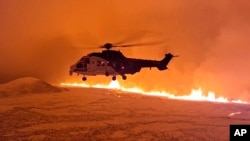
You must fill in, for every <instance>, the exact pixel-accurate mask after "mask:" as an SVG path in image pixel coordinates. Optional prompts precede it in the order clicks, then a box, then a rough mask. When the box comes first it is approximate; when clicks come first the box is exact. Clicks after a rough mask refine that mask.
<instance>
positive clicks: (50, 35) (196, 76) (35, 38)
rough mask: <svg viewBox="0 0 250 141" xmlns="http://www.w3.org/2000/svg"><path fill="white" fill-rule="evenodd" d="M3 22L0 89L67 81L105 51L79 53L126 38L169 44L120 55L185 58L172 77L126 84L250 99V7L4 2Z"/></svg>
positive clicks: (145, 75)
mask: <svg viewBox="0 0 250 141" xmlns="http://www.w3.org/2000/svg"><path fill="white" fill-rule="evenodd" d="M0 14H1V17H0V20H1V21H4V22H1V23H0V29H1V33H0V52H1V56H0V59H1V60H2V61H1V62H0V66H1V70H0V78H1V80H0V81H1V82H6V81H9V80H11V79H14V78H17V77H21V76H35V77H40V78H42V79H45V80H48V81H54V82H60V81H63V80H66V79H69V77H68V68H69V66H70V65H71V64H73V63H74V61H76V60H77V59H78V58H80V57H81V56H82V55H85V54H87V53H89V52H92V51H99V50H82V49H79V48H78V47H83V48H84V47H85V46H86V47H89V46H98V45H100V44H103V43H105V42H117V41H121V40H123V39H126V38H128V39H129V43H131V42H132V43H137V42H147V41H152V40H158V39H160V40H162V39H164V40H165V41H166V42H165V44H163V45H155V46H152V47H151V46H149V47H144V48H141V47H139V48H129V49H123V50H122V51H123V53H124V54H125V55H126V56H127V57H135V58H145V59H158V60H160V59H162V57H163V55H164V54H165V53H167V52H172V53H174V54H176V55H180V57H179V58H174V60H173V61H172V62H170V64H169V68H170V70H169V71H166V72H158V70H156V69H153V70H151V71H150V70H142V72H141V73H138V74H136V75H134V76H128V80H126V82H122V83H124V84H127V85H129V84H136V85H138V86H142V87H144V88H146V89H154V88H155V89H162V90H163V89H164V90H169V91H171V92H176V93H180V94H183V93H185V94H186V93H189V91H190V89H191V88H194V87H201V88H203V89H204V90H206V91H209V90H211V91H214V92H216V94H218V95H221V96H227V97H230V98H236V99H237V98H243V99H245V100H249V99H250V96H249V91H250V81H249V79H250V78H249V77H248V76H249V74H248V73H249V72H250V64H249V62H248V60H249V59H250V57H249V56H250V49H249V44H250V41H249V39H248V38H249V37H248V36H249V33H250V19H249V14H250V2H249V1H247V0H241V1H236V0H229V1H220V2H218V1H216V0H212V1H206V2H205V1H200V0H191V1H182V0H177V1H153V0H146V1H142V0H137V1H126V2H118V1H115V0H110V1H101V2H100V1H89V2H79V1H73V2H72V1H67V0H64V1H63V0H61V1H32V0H27V1H25V2H22V3H20V2H19V1H15V0H12V1H0ZM129 37H130V38H129ZM79 79H80V78H79ZM90 79H92V80H93V81H94V80H100V79H102V78H90ZM106 79H109V78H106ZM145 80H150V81H148V82H145Z"/></svg>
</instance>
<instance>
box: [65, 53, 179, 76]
mask: <svg viewBox="0 0 250 141" xmlns="http://www.w3.org/2000/svg"><path fill="white" fill-rule="evenodd" d="M172 57H174V56H173V55H172V54H171V53H168V54H166V55H165V57H164V58H163V59H162V60H160V61H156V60H144V59H135V58H126V57H125V56H123V54H122V53H121V52H119V51H113V50H107V51H102V52H101V53H91V54H88V55H87V56H83V57H82V58H81V59H80V60H79V61H77V62H76V63H75V64H74V65H72V66H71V67H70V75H72V74H73V73H76V74H78V75H79V74H81V75H83V80H86V77H85V76H94V75H106V76H109V75H112V76H113V77H112V80H116V77H115V76H116V75H121V76H122V78H123V79H124V80H125V79H126V76H125V75H126V74H135V73H136V72H140V70H141V68H145V67H148V68H152V67H157V68H158V69H159V70H160V71H162V70H166V69H167V67H166V66H167V64H168V63H169V61H170V60H171V59H172Z"/></svg>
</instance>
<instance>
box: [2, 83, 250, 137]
mask: <svg viewBox="0 0 250 141" xmlns="http://www.w3.org/2000/svg"><path fill="white" fill-rule="evenodd" d="M24 81H25V83H26V82H29V83H30V82H31V81H30V80H24ZM32 82H33V79H32ZM39 82H41V81H39ZM22 83H23V82H22ZM46 84H47V83H46ZM15 85H20V83H19V82H18V83H15ZM15 85H14V84H11V85H9V86H15ZM2 87H3V86H2ZM31 87H37V86H36V85H34V84H33V83H32V84H29V88H31ZM49 87H51V88H56V87H54V86H52V85H49ZM6 89H7V88H6V87H5V88H4V90H6ZM11 89H12V91H11V92H13V91H18V92H19V93H20V91H21V90H20V88H19V87H15V88H14V87H12V88H11ZM37 90H39V89H38V88H37ZM21 92H23V91H21ZM39 92H41V91H40V90H39ZM51 92H52V91H49V90H47V92H43V93H41V94H33V93H36V92H35V90H33V91H32V93H30V91H29V93H26V94H23V95H22V96H20V95H13V96H4V97H1V98H0V140H3V141H5V140H88V141H91V140H103V141H104V140H105V141H108V140H109V141H110V140H129V141H130V140H135V141H147V140H156V141H158V140H170V141H208V140H209V141H228V140H229V125H230V124H250V105H245V104H242V105H240V104H226V103H211V102H192V101H180V100H169V99H166V98H161V97H153V96H144V95H138V94H132V93H125V92H120V91H115V90H107V89H95V88H69V90H68V91H60V92H55V93H54V92H53V93H51ZM6 94H7V95H8V92H7V93H5V95H6ZM10 94H12V93H10Z"/></svg>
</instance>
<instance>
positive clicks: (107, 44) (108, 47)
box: [103, 43, 113, 50]
mask: <svg viewBox="0 0 250 141" xmlns="http://www.w3.org/2000/svg"><path fill="white" fill-rule="evenodd" d="M103 47H104V48H106V49H107V50H109V49H111V48H112V47H113V45H112V44H111V43H106V44H104V45H103Z"/></svg>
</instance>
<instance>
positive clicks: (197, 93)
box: [61, 81, 249, 104]
mask: <svg viewBox="0 0 250 141" xmlns="http://www.w3.org/2000/svg"><path fill="white" fill-rule="evenodd" d="M61 86H65V87H87V88H104V89H115V90H121V91H124V92H132V93H138V94H143V95H150V96H160V97H167V98H170V99H177V100H190V101H210V102H221V103H238V104H249V102H246V101H242V100H228V99H227V98H225V97H216V96H215V93H214V92H211V91H210V92H208V94H207V95H205V94H204V93H203V91H202V89H201V88H199V89H193V90H192V91H191V93H190V94H189V95H182V96H177V95H175V94H171V93H168V92H166V91H149V92H146V91H144V90H143V89H141V88H138V87H133V88H126V87H123V86H121V85H120V84H119V82H118V81H111V82H110V83H109V84H108V85H103V84H95V85H89V84H86V83H61Z"/></svg>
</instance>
